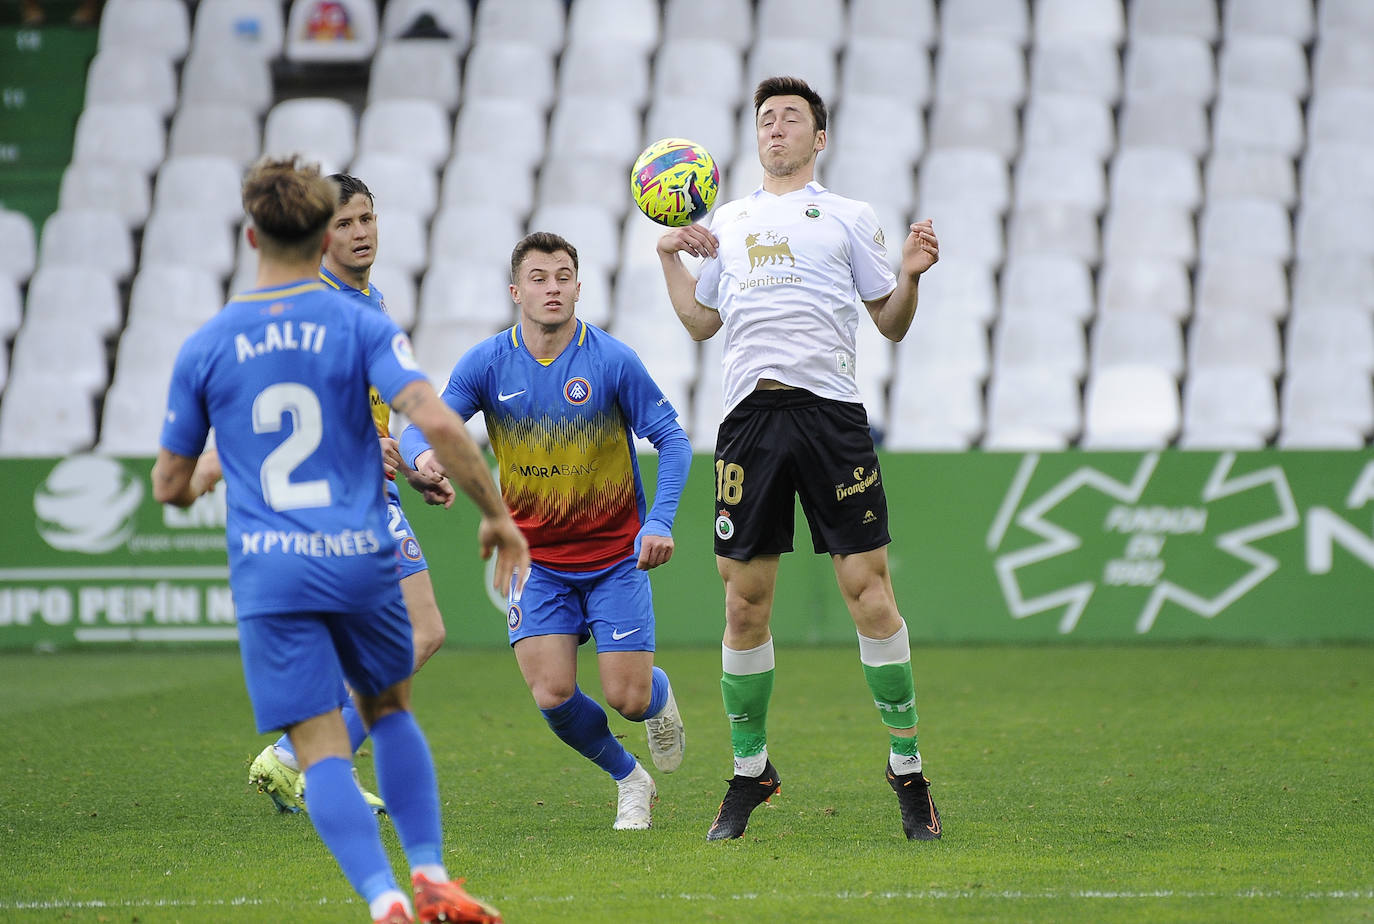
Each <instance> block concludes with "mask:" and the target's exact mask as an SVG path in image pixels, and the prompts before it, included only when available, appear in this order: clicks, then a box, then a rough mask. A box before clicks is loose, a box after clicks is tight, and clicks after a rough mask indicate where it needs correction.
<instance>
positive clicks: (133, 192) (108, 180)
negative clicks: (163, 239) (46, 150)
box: [57, 163, 152, 228]
mask: <svg viewBox="0 0 1374 924" xmlns="http://www.w3.org/2000/svg"><path fill="white" fill-rule="evenodd" d="M57 207H58V208H60V209H110V208H113V209H114V211H116V212H118V213H119V214H120V215H121V216H122V217H123V218H124V221H125V222H126V223H127V224H128V226H129V227H130V228H140V227H142V226H143V222H144V221H146V220H147V219H148V210H149V209H151V208H152V195H151V193H150V192H149V183H148V177H147V176H146V175H145V174H144V173H143V171H142V170H139V169H138V168H137V167H131V166H129V165H128V164H113V163H96V164H89V163H88V164H71V165H69V166H68V167H67V169H66V170H64V171H62V185H61V186H60V187H59V190H58V195H57Z"/></svg>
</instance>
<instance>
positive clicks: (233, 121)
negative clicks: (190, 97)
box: [167, 104, 262, 168]
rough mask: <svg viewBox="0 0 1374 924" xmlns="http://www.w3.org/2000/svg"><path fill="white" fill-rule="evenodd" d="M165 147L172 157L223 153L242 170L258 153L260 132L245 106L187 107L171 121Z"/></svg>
mask: <svg viewBox="0 0 1374 924" xmlns="http://www.w3.org/2000/svg"><path fill="white" fill-rule="evenodd" d="M167 147H168V154H169V155H170V156H172V157H178V156H191V155H197V154H215V155H218V154H223V155H224V156H226V157H229V158H230V159H232V160H233V161H234V163H236V164H238V165H239V167H240V168H246V167H247V166H248V165H249V164H251V163H252V162H253V161H254V160H256V159H257V157H258V154H259V153H260V152H261V151H262V131H261V129H259V128H258V119H257V117H256V116H255V115H254V114H253V111H252V110H251V109H249V108H247V107H246V106H235V105H210V104H206V105H195V104H187V105H185V106H183V107H182V108H181V109H180V110H179V111H178V112H177V114H176V116H175V117H174V118H173V119H172V130H171V133H170V137H169V139H168V143H167Z"/></svg>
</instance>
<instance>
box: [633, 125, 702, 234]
mask: <svg viewBox="0 0 1374 924" xmlns="http://www.w3.org/2000/svg"><path fill="white" fill-rule="evenodd" d="M719 191H720V170H718V169H717V168H716V162H715V161H714V160H712V159H711V155H710V154H708V153H707V151H706V149H705V148H703V147H702V146H701V145H699V144H693V143H692V142H690V141H688V140H687V139H685V138H660V139H659V140H658V141H655V142H654V143H653V144H651V145H649V146H648V147H647V148H645V149H644V153H643V154H640V155H639V159H638V160H636V161H635V166H634V170H633V171H632V172H631V173H630V195H631V196H633V197H634V200H635V205H637V206H639V210H640V211H641V212H643V213H644V214H645V215H648V216H649V217H650V218H652V219H653V220H654V221H656V222H658V223H659V224H661V225H667V226H668V227H670V228H682V227H685V226H686V225H690V224H691V223H692V222H694V221H697V220H698V219H700V218H702V217H703V216H704V215H705V214H706V213H707V211H709V210H710V208H711V204H712V203H713V202H715V201H716V193H717V192H719Z"/></svg>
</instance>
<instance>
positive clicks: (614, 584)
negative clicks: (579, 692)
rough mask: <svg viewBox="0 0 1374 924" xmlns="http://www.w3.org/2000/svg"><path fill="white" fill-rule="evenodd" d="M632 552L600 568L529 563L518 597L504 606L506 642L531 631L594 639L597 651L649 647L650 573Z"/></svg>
mask: <svg viewBox="0 0 1374 924" xmlns="http://www.w3.org/2000/svg"><path fill="white" fill-rule="evenodd" d="M638 560H639V558H638V556H636V555H631V556H629V557H628V558H624V559H622V560H621V561H619V562H616V563H615V564H614V565H611V566H609V567H606V568H602V569H600V570H599V571H556V570H554V569H553V568H546V567H544V566H543V565H539V564H531V566H530V576H529V580H528V581H526V582H525V590H524V592H523V593H522V594H521V595H520V599H519V600H518V601H514V602H511V603H510V605H509V606H508V607H507V609H506V627H507V628H508V629H509V630H510V643H511V644H512V645H514V644H515V643H516V642H518V641H520V639H522V638H529V637H530V636H532V635H576V636H577V637H578V644H581V643H583V642H585V641H587V639H589V638H594V639H596V650H597V651H602V652H604V651H653V650H654V598H653V593H652V592H651V591H650V589H649V572H647V571H640V570H639V569H638V568H636V567H635V562H637V561H638Z"/></svg>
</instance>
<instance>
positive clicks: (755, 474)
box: [715, 389, 892, 561]
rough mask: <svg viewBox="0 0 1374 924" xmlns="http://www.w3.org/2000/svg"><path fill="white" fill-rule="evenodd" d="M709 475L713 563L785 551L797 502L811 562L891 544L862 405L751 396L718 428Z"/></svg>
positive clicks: (781, 393)
mask: <svg viewBox="0 0 1374 924" xmlns="http://www.w3.org/2000/svg"><path fill="white" fill-rule="evenodd" d="M715 474H716V498H715V534H716V540H715V546H716V554H717V555H720V556H723V557H725V558H733V559H737V560H740V561H748V560H749V559H751V558H754V557H756V556H759V555H777V554H781V553H783V552H790V551H792V534H793V530H794V528H795V510H796V500H795V499H796V498H797V497H798V496H800V498H801V506H802V512H803V513H804V514H805V515H806V521H807V524H808V525H809V526H810V527H811V544H812V546H813V547H814V548H815V550H816V552H817V553H830V554H832V555H847V554H851V553H854V552H867V551H870V550H872V549H876V548H880V547H882V546H885V545H887V544H888V543H889V542H891V541H892V539H891V536H889V535H888V531H887V495H886V494H885V492H884V491H883V478H882V472H881V470H880V469H879V467H878V454H877V452H876V451H875V450H874V448H873V437H872V436H871V435H870V434H869V429H868V414H867V413H866V412H865V411H864V406H863V405H862V404H853V403H849V402H844V401H834V400H831V399H829V398H821V397H818V396H817V395H814V394H812V393H811V392H809V391H805V390H803V389H778V390H772V391H756V392H754V393H753V394H751V395H750V396H749V397H747V398H745V399H744V400H743V401H741V402H740V403H739V404H738V405H736V407H735V408H734V410H732V411H731V412H730V414H729V415H728V416H727V417H726V418H725V420H723V421H721V424H720V432H719V435H718V437H717V439H716V472H715Z"/></svg>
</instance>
